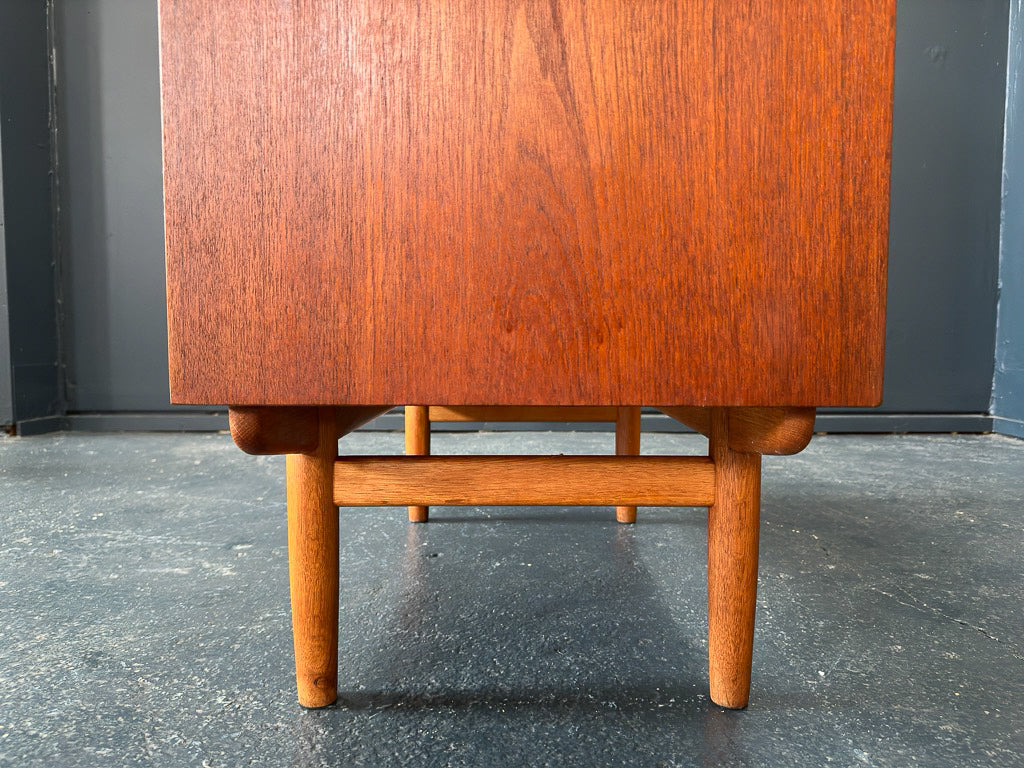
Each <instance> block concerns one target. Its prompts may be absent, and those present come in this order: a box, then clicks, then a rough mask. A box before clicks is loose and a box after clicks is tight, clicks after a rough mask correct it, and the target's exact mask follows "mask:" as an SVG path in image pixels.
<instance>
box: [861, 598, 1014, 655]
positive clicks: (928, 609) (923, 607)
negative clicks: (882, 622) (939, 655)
mask: <svg viewBox="0 0 1024 768" xmlns="http://www.w3.org/2000/svg"><path fill="white" fill-rule="evenodd" d="M870 589H871V591H872V592H877V593H878V594H880V595H885V596H886V597H889V598H892V599H893V600H895V601H896V602H897V603H899V604H900V605H905V606H907V607H908V608H913V609H914V610H916V611H920V612H921V613H926V614H930V615H932V616H939V617H941V618H943V619H946V620H948V621H952V622H955V623H956V624H959V625H960V626H962V627H968V628H969V629H973V630H975V631H976V632H980V633H981V634H983V635H984V636H985V637H987V638H989V639H990V640H994V641H995V642H997V643H999V644H1000V645H1006V644H1007V643H1006V642H1005V641H1003V640H1000V639H999V638H998V637H996V636H995V635H993V634H992V633H991V632H989V631H988V630H987V629H985V628H984V627H979V626H978V625H977V624H972V623H971V622H969V621H966V620H964V619H958V618H957V617H956V616H950V615H949V614H948V613H945V612H943V611H942V610H940V609H938V608H936V607H934V606H931V605H928V603H926V602H924V600H921V599H920V598H918V597H915V596H914V595H912V594H911V593H910V592H908V591H907V590H905V589H904V588H903V587H900V586H897V587H896V589H898V590H899V591H900V592H902V593H903V594H905V595H906V596H907V597H909V598H910V599H911V600H912V601H913V602H911V603H908V602H907V601H906V600H900V598H899V597H898V596H896V595H894V594H893V593H892V592H886V591H885V590H884V589H879V588H878V587H874V586H873V587H871V588H870ZM1010 654H1011V655H1012V656H1014V657H1015V658H1017V659H1021V660H1022V661H1024V656H1022V655H1021V654H1019V653H1017V652H1016V651H1013V650H1011V651H1010Z"/></svg>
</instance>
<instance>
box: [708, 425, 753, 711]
mask: <svg viewBox="0 0 1024 768" xmlns="http://www.w3.org/2000/svg"><path fill="white" fill-rule="evenodd" d="M710 431H711V459H712V461H713V462H714V464H715V502H714V504H713V505H712V506H711V510H710V514H709V516H708V600H709V605H708V612H709V618H710V628H711V632H710V635H711V636H710V644H711V654H710V655H711V700H712V701H714V702H715V703H716V704H718V705H720V706H723V707H727V708H729V709H743V708H744V707H746V706H747V702H748V701H749V699H750V666H751V660H752V658H753V648H754V609H755V603H756V601H757V546H758V533H759V528H760V507H761V455H760V454H757V453H739V452H736V451H733V450H731V449H730V448H729V420H728V415H727V411H726V409H725V408H716V409H714V411H713V412H712V415H711V430H710Z"/></svg>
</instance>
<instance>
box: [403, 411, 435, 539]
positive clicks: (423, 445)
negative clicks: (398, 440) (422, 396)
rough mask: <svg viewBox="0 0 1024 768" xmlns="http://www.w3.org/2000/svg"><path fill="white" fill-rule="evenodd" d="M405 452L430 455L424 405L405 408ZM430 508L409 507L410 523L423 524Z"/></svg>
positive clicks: (428, 424) (426, 416)
mask: <svg viewBox="0 0 1024 768" xmlns="http://www.w3.org/2000/svg"><path fill="white" fill-rule="evenodd" d="M405 452H406V454H408V455H409V456H429V455H430V416H429V409H428V408H427V406H425V405H407V406H405ZM429 516H430V507H421V506H412V507H409V522H410V523H425V522H427V518H428V517H429Z"/></svg>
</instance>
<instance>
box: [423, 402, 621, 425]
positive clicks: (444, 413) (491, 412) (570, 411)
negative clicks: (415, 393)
mask: <svg viewBox="0 0 1024 768" xmlns="http://www.w3.org/2000/svg"><path fill="white" fill-rule="evenodd" d="M618 410H619V409H618V408H615V407H605V406H587V405H565V406H518V405H495V406H491V405H483V406H476V405H472V406H451V407H450V406H443V405H432V406H430V411H429V414H430V420H431V421H615V419H616V418H617V415H618Z"/></svg>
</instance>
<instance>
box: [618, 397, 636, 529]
mask: <svg viewBox="0 0 1024 768" xmlns="http://www.w3.org/2000/svg"><path fill="white" fill-rule="evenodd" d="M615 453H616V455H618V456H636V455H637V454H639V453H640V409H639V408H633V407H627V408H619V409H618V414H617V416H616V420H615ZM615 519H616V520H618V521H619V522H620V523H635V522H636V507H627V506H620V507H616V508H615Z"/></svg>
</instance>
